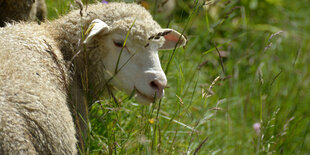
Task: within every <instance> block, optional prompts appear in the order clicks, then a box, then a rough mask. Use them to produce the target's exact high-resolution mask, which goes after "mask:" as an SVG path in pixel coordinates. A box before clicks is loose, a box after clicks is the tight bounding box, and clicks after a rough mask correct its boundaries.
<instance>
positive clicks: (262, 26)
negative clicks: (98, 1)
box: [47, 0, 310, 154]
mask: <svg viewBox="0 0 310 155" xmlns="http://www.w3.org/2000/svg"><path fill="white" fill-rule="evenodd" d="M148 2H149V5H150V6H151V7H150V9H151V12H152V13H155V12H156V11H152V10H154V4H157V3H158V2H157V1H148ZM47 4H48V6H49V7H48V8H49V18H50V19H53V18H57V17H58V16H60V15H62V14H65V13H67V12H68V11H69V10H70V4H73V3H72V1H64V0H57V1H52V0H47ZM177 6H178V7H177V8H176V9H175V10H174V14H173V15H171V16H170V17H163V16H161V14H160V13H155V15H154V16H155V19H156V20H157V21H159V22H160V24H161V25H162V26H163V27H166V26H167V25H168V27H171V28H175V29H177V30H178V31H180V32H184V34H186V35H187V36H188V39H189V42H188V44H187V46H186V48H184V49H175V50H173V51H164V52H161V53H160V58H161V62H162V67H163V68H164V69H165V71H166V74H167V78H168V83H169V84H168V85H169V88H167V89H166V97H165V98H164V99H162V100H160V101H158V102H156V103H154V104H152V105H150V106H143V105H139V104H137V102H136V101H135V100H134V99H132V98H131V97H129V96H128V95H125V94H123V93H121V92H118V93H117V94H115V96H116V100H115V99H113V98H111V99H106V98H105V99H104V98H102V100H100V101H97V102H96V103H92V106H91V107H89V110H90V113H89V118H90V122H89V136H88V139H87V140H86V142H85V144H86V147H85V153H86V154H195V153H197V154H310V134H309V126H310V116H309V112H310V106H309V103H310V65H309V62H310V55H309V50H310V35H309V34H310V28H309V24H310V19H309V18H308V16H309V14H310V9H309V6H310V5H309V2H308V1H306V0H300V1H294V2H293V1H288V0H277V1H271V0H268V1H267V0H266V1H257V0H249V1H239V0H230V1H228V0H227V1H226V0H223V1H216V2H215V3H208V5H202V3H201V1H189V0H178V1H177ZM280 31H283V32H282V33H279V32H280ZM217 77H219V78H217ZM215 79H216V80H215ZM116 101H117V102H118V104H116ZM254 124H255V126H254V127H255V129H254V128H253V125H254Z"/></svg>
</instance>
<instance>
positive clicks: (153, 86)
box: [150, 81, 159, 90]
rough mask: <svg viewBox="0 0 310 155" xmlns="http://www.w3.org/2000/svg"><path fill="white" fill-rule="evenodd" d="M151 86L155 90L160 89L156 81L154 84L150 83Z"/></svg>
mask: <svg viewBox="0 0 310 155" xmlns="http://www.w3.org/2000/svg"><path fill="white" fill-rule="evenodd" d="M150 85H151V87H152V88H153V89H155V90H159V88H158V86H157V84H156V82H155V81H152V82H151V83H150Z"/></svg>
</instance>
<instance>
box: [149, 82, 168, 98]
mask: <svg viewBox="0 0 310 155" xmlns="http://www.w3.org/2000/svg"><path fill="white" fill-rule="evenodd" d="M150 86H151V87H152V88H153V89H154V90H155V91H156V93H158V94H157V95H159V96H160V95H162V93H163V90H164V88H165V86H166V84H164V83H162V82H160V81H158V80H154V81H152V82H151V83H150Z"/></svg>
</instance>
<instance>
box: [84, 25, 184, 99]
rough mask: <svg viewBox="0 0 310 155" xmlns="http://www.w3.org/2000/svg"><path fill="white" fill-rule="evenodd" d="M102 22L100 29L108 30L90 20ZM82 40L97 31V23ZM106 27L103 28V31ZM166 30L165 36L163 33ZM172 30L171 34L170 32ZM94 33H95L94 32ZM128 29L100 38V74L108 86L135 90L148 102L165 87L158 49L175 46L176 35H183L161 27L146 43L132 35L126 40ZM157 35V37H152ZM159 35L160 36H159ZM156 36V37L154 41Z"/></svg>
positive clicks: (160, 93)
mask: <svg viewBox="0 0 310 155" xmlns="http://www.w3.org/2000/svg"><path fill="white" fill-rule="evenodd" d="M96 22H97V23H98V24H99V25H100V24H101V27H104V28H103V30H100V32H101V33H102V31H105V32H108V31H109V30H108V29H109V28H108V26H107V25H106V24H105V23H103V22H102V21H100V20H97V21H93V23H96ZM92 27H93V28H92V30H90V33H89V35H88V37H87V38H86V39H85V41H84V43H86V44H87V43H89V42H91V40H92V37H93V36H92V35H93V34H92V33H93V32H95V31H96V29H97V28H96V25H95V26H92ZM104 29H105V30H104ZM163 32H166V33H167V34H166V35H167V39H165V38H166V37H165V36H164V35H163ZM169 33H171V35H169ZM96 34H97V33H96ZM126 34H127V32H119V31H113V32H109V33H105V34H104V35H102V37H100V39H99V40H102V41H100V43H99V44H100V45H99V46H100V47H101V48H99V49H104V51H102V52H104V54H102V55H103V56H102V57H101V58H100V59H102V62H103V64H104V66H102V67H104V73H102V74H103V77H104V78H105V80H106V81H109V82H110V83H109V84H110V85H113V86H114V87H116V88H118V89H120V90H122V91H124V92H126V93H127V94H132V93H135V96H136V99H137V101H138V102H140V103H143V104H149V103H152V102H154V101H155V100H156V99H160V98H162V97H163V96H164V88H165V87H166V85H167V78H166V75H165V73H164V71H163V70H162V67H161V64H160V61H159V57H158V50H159V49H170V48H174V46H175V45H176V44H177V42H178V40H179V38H182V39H183V40H182V42H183V43H185V42H186V41H185V38H183V36H182V37H180V34H179V33H177V32H175V31H174V30H171V29H162V32H159V35H158V34H157V35H155V36H154V37H151V38H150V39H149V40H148V41H147V43H146V44H142V43H138V42H137V41H135V40H134V39H133V38H131V37H128V38H127V39H126ZM155 38H156V39H155ZM159 38H161V39H159ZM154 39H155V40H154ZM125 42H126V44H125ZM110 79H111V80H110Z"/></svg>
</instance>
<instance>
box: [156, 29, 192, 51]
mask: <svg viewBox="0 0 310 155" xmlns="http://www.w3.org/2000/svg"><path fill="white" fill-rule="evenodd" d="M162 30H163V32H162V35H163V37H164V38H165V43H164V45H163V46H162V47H160V48H159V49H160V50H170V49H174V48H175V47H182V46H185V45H186V42H187V40H186V38H185V36H184V35H181V34H180V33H179V32H177V31H176V30H173V29H162ZM179 39H180V40H179ZM176 44H177V46H176Z"/></svg>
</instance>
